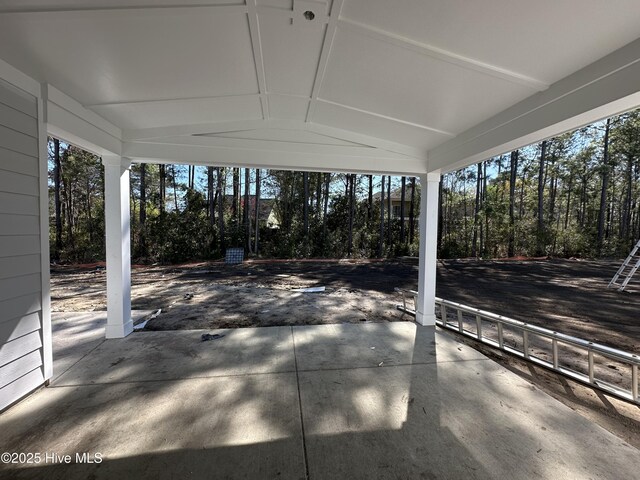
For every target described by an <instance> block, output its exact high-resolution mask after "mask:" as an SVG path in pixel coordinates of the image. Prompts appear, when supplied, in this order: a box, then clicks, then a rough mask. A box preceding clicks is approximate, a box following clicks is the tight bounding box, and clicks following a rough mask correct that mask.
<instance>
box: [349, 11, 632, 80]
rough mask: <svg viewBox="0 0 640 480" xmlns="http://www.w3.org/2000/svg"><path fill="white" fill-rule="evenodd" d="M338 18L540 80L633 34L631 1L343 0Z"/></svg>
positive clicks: (588, 60)
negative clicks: (344, 0)
mask: <svg viewBox="0 0 640 480" xmlns="http://www.w3.org/2000/svg"><path fill="white" fill-rule="evenodd" d="M342 18H343V20H345V21H347V22H348V21H353V22H357V23H361V24H364V25H367V26H370V27H371V28H374V29H380V30H383V31H386V32H389V33H391V34H395V35H399V36H401V37H404V38H407V39H411V40H413V41H416V42H420V43H423V44H426V45H429V46H432V47H435V48H438V49H443V50H445V51H448V52H451V53H454V54H457V55H461V56H464V57H467V58H469V59H473V60H475V61H479V62H484V63H486V64H489V65H493V66H495V67H498V68H503V69H506V70H510V71H512V72H515V73H518V74H521V75H524V76H528V77H530V78H532V79H536V80H539V81H542V82H545V83H547V84H551V83H554V82H556V81H558V80H560V79H561V78H564V77H566V76H567V75H569V74H571V73H573V72H575V71H576V70H579V69H580V68H582V67H585V66H586V65H588V64H590V63H592V62H594V61H595V60H597V59H599V58H601V57H603V56H605V55H607V54H608V53H610V52H612V51H614V50H616V49H618V48H621V47H623V46H624V45H626V44H628V43H630V42H631V41H633V40H635V39H636V38H638V34H639V33H640V32H639V28H638V26H639V25H640V2H638V0H614V1H602V0H573V1H572V0H536V1H531V0H482V1H470V0H446V1H442V0H393V1H389V0H347V1H346V2H345V4H344V7H343V9H342Z"/></svg>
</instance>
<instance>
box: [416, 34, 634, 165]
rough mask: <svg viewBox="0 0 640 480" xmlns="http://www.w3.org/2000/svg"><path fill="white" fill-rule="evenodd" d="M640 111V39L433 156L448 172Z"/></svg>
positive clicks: (434, 151)
mask: <svg viewBox="0 0 640 480" xmlns="http://www.w3.org/2000/svg"><path fill="white" fill-rule="evenodd" d="M639 105H640V39H638V40H635V41H633V42H631V43H630V44H628V45H626V46H625V47H622V48H621V49H619V50H617V51H615V52H613V53H611V54H609V55H607V56H606V57H604V58H602V59H600V60H598V61H596V62H594V63H592V64H591V65H589V66H587V67H585V68H583V69H582V70H579V71H578V72H576V73H574V74H572V75H569V76H568V77H566V78H564V79H563V80H560V81H558V82H556V83H554V84H553V85H552V86H551V87H549V89H547V90H545V91H544V92H540V93H537V94H535V95H532V96H531V97H529V98H527V99H525V100H523V101H521V102H519V103H517V104H516V105H514V106H512V107H510V108H508V109H506V110H504V111H502V112H501V113H499V114H497V115H495V116H494V117H492V118H490V119H488V120H486V121H484V122H482V123H480V124H478V125H476V126H475V127H473V128H471V129H469V130H467V131H466V132H463V133H461V134H460V135H458V136H457V137H455V138H453V139H452V140H449V141H447V142H445V143H444V144H442V145H440V146H438V147H436V148H434V149H432V150H431V151H429V153H428V155H429V169H430V170H438V169H441V170H443V171H449V170H454V169H457V168H462V167H464V166H466V165H470V164H472V163H476V162H478V161H482V160H485V159H487V158H491V157H494V156H496V155H500V154H503V153H505V152H508V151H511V150H514V149H516V148H520V147H522V146H525V145H529V144H531V143H534V142H538V141H541V140H543V139H545V138H549V137H552V136H555V135H559V134H561V133H564V132H566V131H569V130H572V129H575V128H579V127H581V126H583V125H588V124H590V123H593V122H595V121H598V120H601V119H603V118H606V117H609V116H612V115H616V114H618V113H622V112H624V111H627V110H630V109H633V108H636V107H638V106H639Z"/></svg>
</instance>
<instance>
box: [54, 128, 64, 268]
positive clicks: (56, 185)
mask: <svg viewBox="0 0 640 480" xmlns="http://www.w3.org/2000/svg"><path fill="white" fill-rule="evenodd" d="M53 161H54V165H55V170H54V172H53V182H54V196H53V202H54V205H55V211H56V252H55V259H56V260H60V251H61V250H62V213H61V209H62V202H61V201H60V183H61V180H60V179H61V175H62V163H61V162H60V140H58V139H57V138H54V139H53Z"/></svg>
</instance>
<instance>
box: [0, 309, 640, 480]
mask: <svg viewBox="0 0 640 480" xmlns="http://www.w3.org/2000/svg"><path fill="white" fill-rule="evenodd" d="M100 315H101V314H96V313H94V314H92V315H88V316H86V317H85V318H83V319H82V320H81V322H80V324H90V323H91V322H92V318H91V317H94V318H95V317H98V316H100ZM54 325H55V322H54ZM93 331H94V333H97V334H98V336H97V337H94V339H96V340H97V341H98V345H97V346H96V345H95V344H92V343H87V344H86V346H85V351H84V356H83V357H82V358H81V359H80V360H79V361H78V362H77V363H75V364H73V365H72V366H70V367H69V365H68V364H65V365H60V367H62V368H61V374H60V375H59V376H57V377H56V378H55V379H54V380H53V382H52V384H51V385H50V387H49V388H47V389H45V390H41V391H40V392H38V393H36V394H35V395H32V396H31V397H30V398H28V399H27V400H25V401H24V402H22V403H20V404H19V405H18V406H16V407H14V408H12V409H11V410H9V411H8V412H5V413H4V414H3V415H2V416H0V430H1V431H2V441H1V442H0V446H1V447H2V450H3V451H16V452H18V451H23V452H43V455H44V452H53V453H56V454H57V455H59V456H63V455H67V454H68V455H71V456H72V457H73V459H74V460H73V461H72V462H71V464H70V465H67V464H60V462H56V461H49V462H45V461H42V462H40V463H39V464H32V465H11V464H4V465H1V466H0V472H1V473H2V474H3V475H6V476H7V478H17V479H20V478H48V479H72V478H78V479H84V478H97V479H100V478H117V477H127V478H132V477H135V478H177V477H180V478H249V479H263V478H287V479H296V478H300V479H304V478H314V479H323V478H362V479H365V478H367V479H368V478H478V479H484V478H487V479H488V478H513V479H532V478H549V479H551V478H558V477H566V478H576V479H580V478H585V479H586V478H633V477H634V475H635V472H637V471H638V468H640V454H639V453H638V451H637V450H636V449H635V448H633V447H631V446H630V445H628V444H626V443H624V442H623V441H621V440H620V439H618V438H617V437H615V436H614V435H612V434H610V433H609V432H607V431H606V430H604V429H602V428H601V427H599V426H598V425H595V424H593V423H591V422H589V421H588V420H587V419H585V418H583V417H581V416H580V415H579V414H578V413H576V412H574V411H573V410H571V409H569V408H568V407H566V406H564V405H562V404H561V403H559V402H557V401H556V400H554V399H552V398H551V397H549V396H547V395H546V394H545V393H543V392H541V391H540V390H538V389H537V388H535V387H534V386H533V385H531V384H529V383H528V382H526V381H524V380H522V379H521V378H519V377H517V376H516V375H515V374H513V373H511V372H509V371H507V370H505V369H504V368H502V367H500V366H499V365H497V364H496V363H494V362H493V361H491V360H489V359H487V358H486V357H485V356H484V355H482V354H480V353H479V352H477V351H475V350H474V349H472V348H470V347H469V346H467V345H464V344H461V343H458V342H457V341H455V340H454V339H453V338H451V337H449V336H448V335H447V333H446V332H440V331H435V329H434V327H420V326H416V325H415V324H413V323H410V322H401V323H400V322H399V323H391V324H367V325H349V324H345V325H319V326H309V327H269V328H253V329H252V328H248V329H235V330H218V331H211V332H205V331H197V330H193V331H176V332H137V333H133V334H132V335H131V336H130V337H128V338H127V339H121V340H106V341H105V340H104V338H100V335H99V333H100V332H99V331H98V332H96V330H95V328H94V330H93ZM203 333H218V334H220V335H224V337H221V338H220V339H218V340H211V341H209V342H202V341H201V339H200V336H201V335H202V334H203ZM83 335H86V334H83V333H82V332H81V331H79V332H77V333H75V334H72V335H71V336H70V338H71V339H74V338H75V339H76V340H81V339H83V338H86V337H85V336H83ZM54 338H58V337H54ZM54 351H58V348H57V346H55V345H54ZM63 359H64V357H62V358H61V359H60V361H63ZM57 368H58V363H57V360H54V369H57ZM78 452H79V453H81V454H82V453H88V454H89V455H91V456H92V458H95V456H96V454H100V458H101V459H102V460H101V462H100V463H94V464H89V463H79V462H76V460H75V454H76V453H78Z"/></svg>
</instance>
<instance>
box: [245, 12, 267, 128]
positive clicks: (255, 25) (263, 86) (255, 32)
mask: <svg viewBox="0 0 640 480" xmlns="http://www.w3.org/2000/svg"><path fill="white" fill-rule="evenodd" d="M246 1H247V16H248V17H249V33H250V34H251V49H252V50H253V63H254V65H255V67H256V76H257V78H258V90H259V93H260V105H261V106H262V118H263V119H265V120H268V119H269V117H270V115H269V99H268V98H267V97H266V96H265V94H266V93H267V75H266V72H265V69H264V56H263V54H262V39H261V38H260V22H259V20H258V11H257V8H256V0H246Z"/></svg>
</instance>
